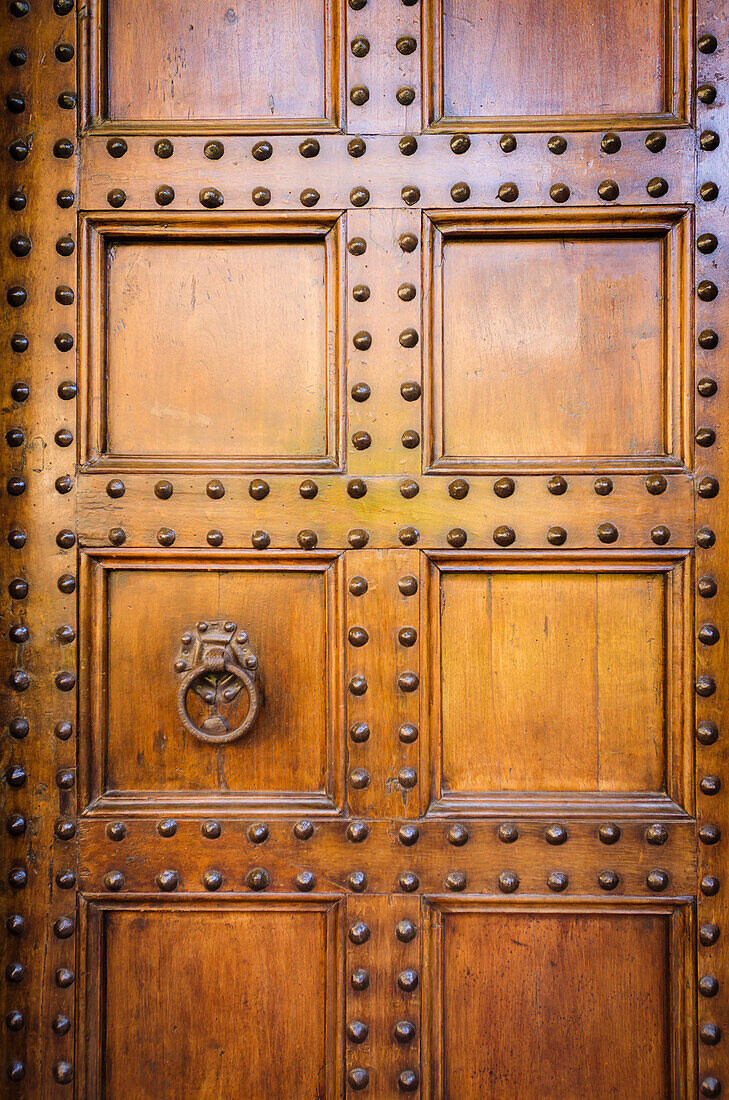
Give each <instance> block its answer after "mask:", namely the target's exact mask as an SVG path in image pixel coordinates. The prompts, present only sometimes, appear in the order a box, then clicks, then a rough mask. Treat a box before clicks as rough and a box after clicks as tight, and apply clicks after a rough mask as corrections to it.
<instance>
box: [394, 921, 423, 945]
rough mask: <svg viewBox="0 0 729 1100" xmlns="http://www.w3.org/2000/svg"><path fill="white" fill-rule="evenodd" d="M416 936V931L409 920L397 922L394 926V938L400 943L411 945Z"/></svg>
mask: <svg viewBox="0 0 729 1100" xmlns="http://www.w3.org/2000/svg"><path fill="white" fill-rule="evenodd" d="M417 934H418V929H417V928H416V926H415V925H414V924H413V922H412V921H411V920H407V918H405V919H403V920H399V921H398V922H397V924H396V925H395V936H396V937H397V939H398V940H399V941H400V943H412V941H413V940H414V939H415V937H416V936H417Z"/></svg>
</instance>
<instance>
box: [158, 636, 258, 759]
mask: <svg viewBox="0 0 729 1100" xmlns="http://www.w3.org/2000/svg"><path fill="white" fill-rule="evenodd" d="M235 630H236V626H235V623H198V624H197V630H196V635H195V636H193V635H192V634H185V635H183V639H182V641H183V646H184V647H185V648H184V650H183V653H182V654H181V656H180V659H179V660H178V661H177V663H176V665H175V668H176V670H177V671H178V672H184V674H185V675H184V676H183V677H182V680H181V681H180V684H179V687H178V689H177V713H178V716H179V718H180V721H181V723H182V725H183V726H184V728H185V729H186V730H187V732H188V733H191V734H192V735H193V737H197V738H198V740H200V741H205V742H207V743H208V744H213V745H225V744H228V743H229V742H230V741H237V740H238V738H240V737H243V736H244V734H246V733H248V731H249V730H250V729H251V727H252V726H253V724H254V722H255V721H256V719H257V717H258V714H259V711H260V708H261V701H262V700H261V693H260V691H259V688H258V679H257V676H256V669H257V668H258V661H257V659H256V657H255V656H254V654H253V652H252V650H251V648H250V646H249V645H248V636H247V635H246V634H245V633H244V632H241V633H240V634H238V636H237V637H235V638H234V637H233V634H234V632H235ZM191 647H192V652H190V649H191ZM190 657H194V659H195V661H196V663H195V664H194V665H193V667H192V668H190V665H189V663H188V660H186V658H188V659H189V658H190ZM226 676H227V677H231V676H233V677H235V679H236V680H238V681H239V687H238V688H234V687H231V686H228V687H227V688H226V689H225V693H224V698H226V701H228V700H230V699H233V698H235V696H236V695H237V694H238V691H239V690H240V687H244V688H245V689H246V691H247V693H248V711H247V713H246V716H245V718H244V719H243V721H242V722H240V723H239V724H238V725H237V726H236V727H235V728H234V729H229V728H228V725H227V722H226V721H225V719H224V718H223V717H222V716H221V715H218V714H216V715H213V716H212V717H211V718H208V719H206V720H205V722H204V723H203V724H202V725H201V726H199V725H198V724H197V723H196V722H194V721H193V719H192V718H191V717H190V714H189V711H188V709H187V697H188V693H189V692H190V690H191V689H192V688H195V689H196V690H197V691H198V694H201V695H202V696H203V698H207V696H206V694H205V692H204V691H203V690H202V688H203V685H201V686H200V689H198V688H197V687H196V684H197V682H198V681H199V680H201V679H202V678H203V677H206V678H208V680H210V679H212V680H213V687H212V688H211V687H210V685H208V686H207V687H206V688H205V691H207V692H208V693H209V695H210V696H211V699H214V698H216V696H217V685H216V680H217V678H219V677H226Z"/></svg>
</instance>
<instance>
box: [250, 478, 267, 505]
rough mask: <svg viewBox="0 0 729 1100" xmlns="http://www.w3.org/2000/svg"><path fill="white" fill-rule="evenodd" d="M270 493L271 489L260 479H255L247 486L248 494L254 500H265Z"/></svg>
mask: <svg viewBox="0 0 729 1100" xmlns="http://www.w3.org/2000/svg"><path fill="white" fill-rule="evenodd" d="M270 491H271V487H270V485H269V484H268V482H267V481H263V479H262V478H260V477H255V478H254V479H253V481H251V483H250V485H249V486H248V492H249V494H250V495H251V496H252V497H253V499H254V500H265V498H266V497H267V496H268V494H269V493H270Z"/></svg>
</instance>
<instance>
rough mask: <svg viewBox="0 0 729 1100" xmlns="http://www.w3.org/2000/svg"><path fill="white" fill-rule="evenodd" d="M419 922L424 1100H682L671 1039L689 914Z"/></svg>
mask: <svg viewBox="0 0 729 1100" xmlns="http://www.w3.org/2000/svg"><path fill="white" fill-rule="evenodd" d="M431 922H432V923H431V928H432V940H431V950H432V956H431V965H432V966H433V977H434V994H435V1003H434V1008H433V1017H432V1027H433V1033H432V1037H433V1042H434V1052H435V1059H436V1068H435V1073H434V1079H433V1081H432V1082H431V1084H432V1088H431V1089H430V1090H428V1091H427V1093H426V1095H428V1096H429V1097H432V1098H435V1097H438V1098H439V1100H456V1098H459V1100H481V1098H482V1097H484V1096H488V1097H489V1100H512V1098H513V1097H516V1096H518V1097H520V1098H521V1097H523V1098H524V1100H573V1098H574V1097H577V1096H580V1097H582V1096H585V1097H586V1096H589V1097H590V1098H591V1100H592V1098H594V1100H623V1098H624V1097H628V1096H630V1097H634V1098H635V1100H669V1098H672V1100H680V1098H682V1097H683V1096H686V1095H691V1093H690V1092H685V1091H684V1089H685V1088H686V1081H687V1077H686V1074H687V1063H690V1062H691V1061H692V1058H691V1055H690V1052H689V1049H688V1047H689V1044H688V1042H687V1041H686V1037H685V1036H684V1035H683V1034H682V1032H681V1027H683V1026H685V1023H686V1017H685V1013H686V1009H687V1008H688V1006H689V1005H690V993H689V990H690V989H691V986H692V984H693V981H692V975H691V969H690V952H689V950H688V943H687V941H686V938H685V937H686V935H687V933H688V931H689V927H690V922H691V914H690V911H689V910H688V909H687V908H685V907H677V908H675V909H673V910H671V909H669V908H668V907H664V908H661V909H656V908H653V909H650V908H645V909H643V910H642V911H641V910H640V909H638V908H637V907H635V908H633V909H623V910H621V911H618V910H615V911H612V912H611V911H610V910H609V909H605V908H603V909H602V910H601V909H599V908H595V909H593V910H591V911H588V910H584V909H575V908H572V909H566V908H562V907H560V908H556V907H555V908H554V909H552V910H549V909H546V908H541V909H539V910H534V909H533V910H530V909H525V908H521V907H520V908H518V909H513V908H512V909H509V910H506V909H504V908H500V907H493V908H491V907H489V906H488V905H481V906H479V905H478V904H471V905H469V904H468V903H464V904H463V905H462V906H459V905H458V904H457V903H451V904H450V905H449V904H447V903H446V904H445V905H444V906H443V909H442V910H441V909H440V908H439V907H438V906H437V904H436V908H435V910H434V911H432V916H431ZM681 937H683V939H681ZM674 1028H675V1030H674Z"/></svg>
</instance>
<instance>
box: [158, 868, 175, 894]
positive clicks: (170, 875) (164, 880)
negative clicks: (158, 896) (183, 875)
mask: <svg viewBox="0 0 729 1100" xmlns="http://www.w3.org/2000/svg"><path fill="white" fill-rule="evenodd" d="M155 882H156V883H157V886H158V887H159V889H160V890H163V891H164V892H165V893H171V892H172V891H173V890H176V889H177V887H178V884H179V879H178V876H177V872H176V871H160V873H159V874H158V875H157V877H156V879H155Z"/></svg>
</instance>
